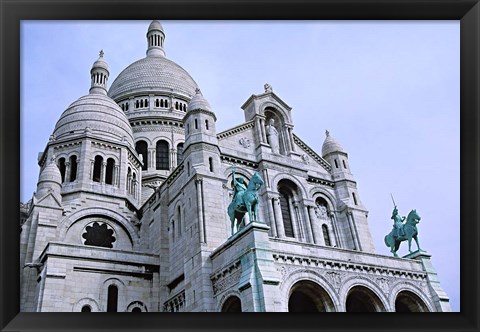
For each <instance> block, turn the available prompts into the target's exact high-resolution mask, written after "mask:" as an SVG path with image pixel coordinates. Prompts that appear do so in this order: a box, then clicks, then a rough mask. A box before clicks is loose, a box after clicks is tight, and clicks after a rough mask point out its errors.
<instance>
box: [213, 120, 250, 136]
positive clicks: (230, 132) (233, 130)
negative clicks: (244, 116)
mask: <svg viewBox="0 0 480 332" xmlns="http://www.w3.org/2000/svg"><path fill="white" fill-rule="evenodd" d="M253 127H255V122H254V120H251V121H249V122H246V123H244V124H242V125H240V126H237V127H233V128H231V129H228V130H225V131H222V132H221V133H218V134H217V139H219V140H220V139H223V138H227V137H229V136H232V135H236V134H239V133H242V132H244V131H246V130H248V129H250V128H253Z"/></svg>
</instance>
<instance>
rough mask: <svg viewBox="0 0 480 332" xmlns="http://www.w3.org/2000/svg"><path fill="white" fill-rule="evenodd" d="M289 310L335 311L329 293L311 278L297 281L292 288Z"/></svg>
mask: <svg viewBox="0 0 480 332" xmlns="http://www.w3.org/2000/svg"><path fill="white" fill-rule="evenodd" d="M288 311H289V312H328V311H335V306H334V305H333V301H332V299H331V298H330V296H329V295H328V293H327V292H326V291H325V290H324V289H323V288H322V287H321V286H320V285H318V284H317V283H315V282H313V281H310V280H300V281H297V282H296V283H295V284H294V285H293V286H292V288H291V289H290V295H289V298H288Z"/></svg>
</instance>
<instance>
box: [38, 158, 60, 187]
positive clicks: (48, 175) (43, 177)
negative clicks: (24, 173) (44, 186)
mask: <svg viewBox="0 0 480 332" xmlns="http://www.w3.org/2000/svg"><path fill="white" fill-rule="evenodd" d="M41 183H51V184H57V185H61V184H62V174H61V173H60V170H59V169H58V166H57V164H55V162H54V159H53V158H52V160H50V162H49V163H48V165H47V166H45V168H44V169H43V170H42V172H41V173H40V176H39V177H38V184H41Z"/></svg>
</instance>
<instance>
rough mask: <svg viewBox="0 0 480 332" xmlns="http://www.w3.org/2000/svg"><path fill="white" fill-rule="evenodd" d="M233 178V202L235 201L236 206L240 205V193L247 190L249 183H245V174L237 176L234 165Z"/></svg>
mask: <svg viewBox="0 0 480 332" xmlns="http://www.w3.org/2000/svg"><path fill="white" fill-rule="evenodd" d="M232 178H233V198H232V202H235V205H236V206H239V203H237V197H238V194H239V193H241V192H244V191H245V190H247V185H246V184H245V179H244V178H243V176H239V177H238V178H236V177H235V166H233V167H232Z"/></svg>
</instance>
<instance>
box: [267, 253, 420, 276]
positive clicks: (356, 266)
mask: <svg viewBox="0 0 480 332" xmlns="http://www.w3.org/2000/svg"><path fill="white" fill-rule="evenodd" d="M273 259H274V261H275V262H277V263H279V264H291V265H297V266H311V267H320V268H323V269H325V268H326V269H332V270H333V269H335V270H342V271H346V272H353V273H368V274H374V275H377V276H378V275H381V276H388V277H391V276H395V277H400V278H404V279H410V280H422V281H424V280H426V277H427V275H426V273H424V272H411V271H404V270H399V269H393V268H387V267H383V266H374V265H366V264H362V263H351V262H344V261H334V260H329V259H326V258H316V257H306V256H300V255H294V254H291V253H290V254H287V253H274V254H273Z"/></svg>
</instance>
